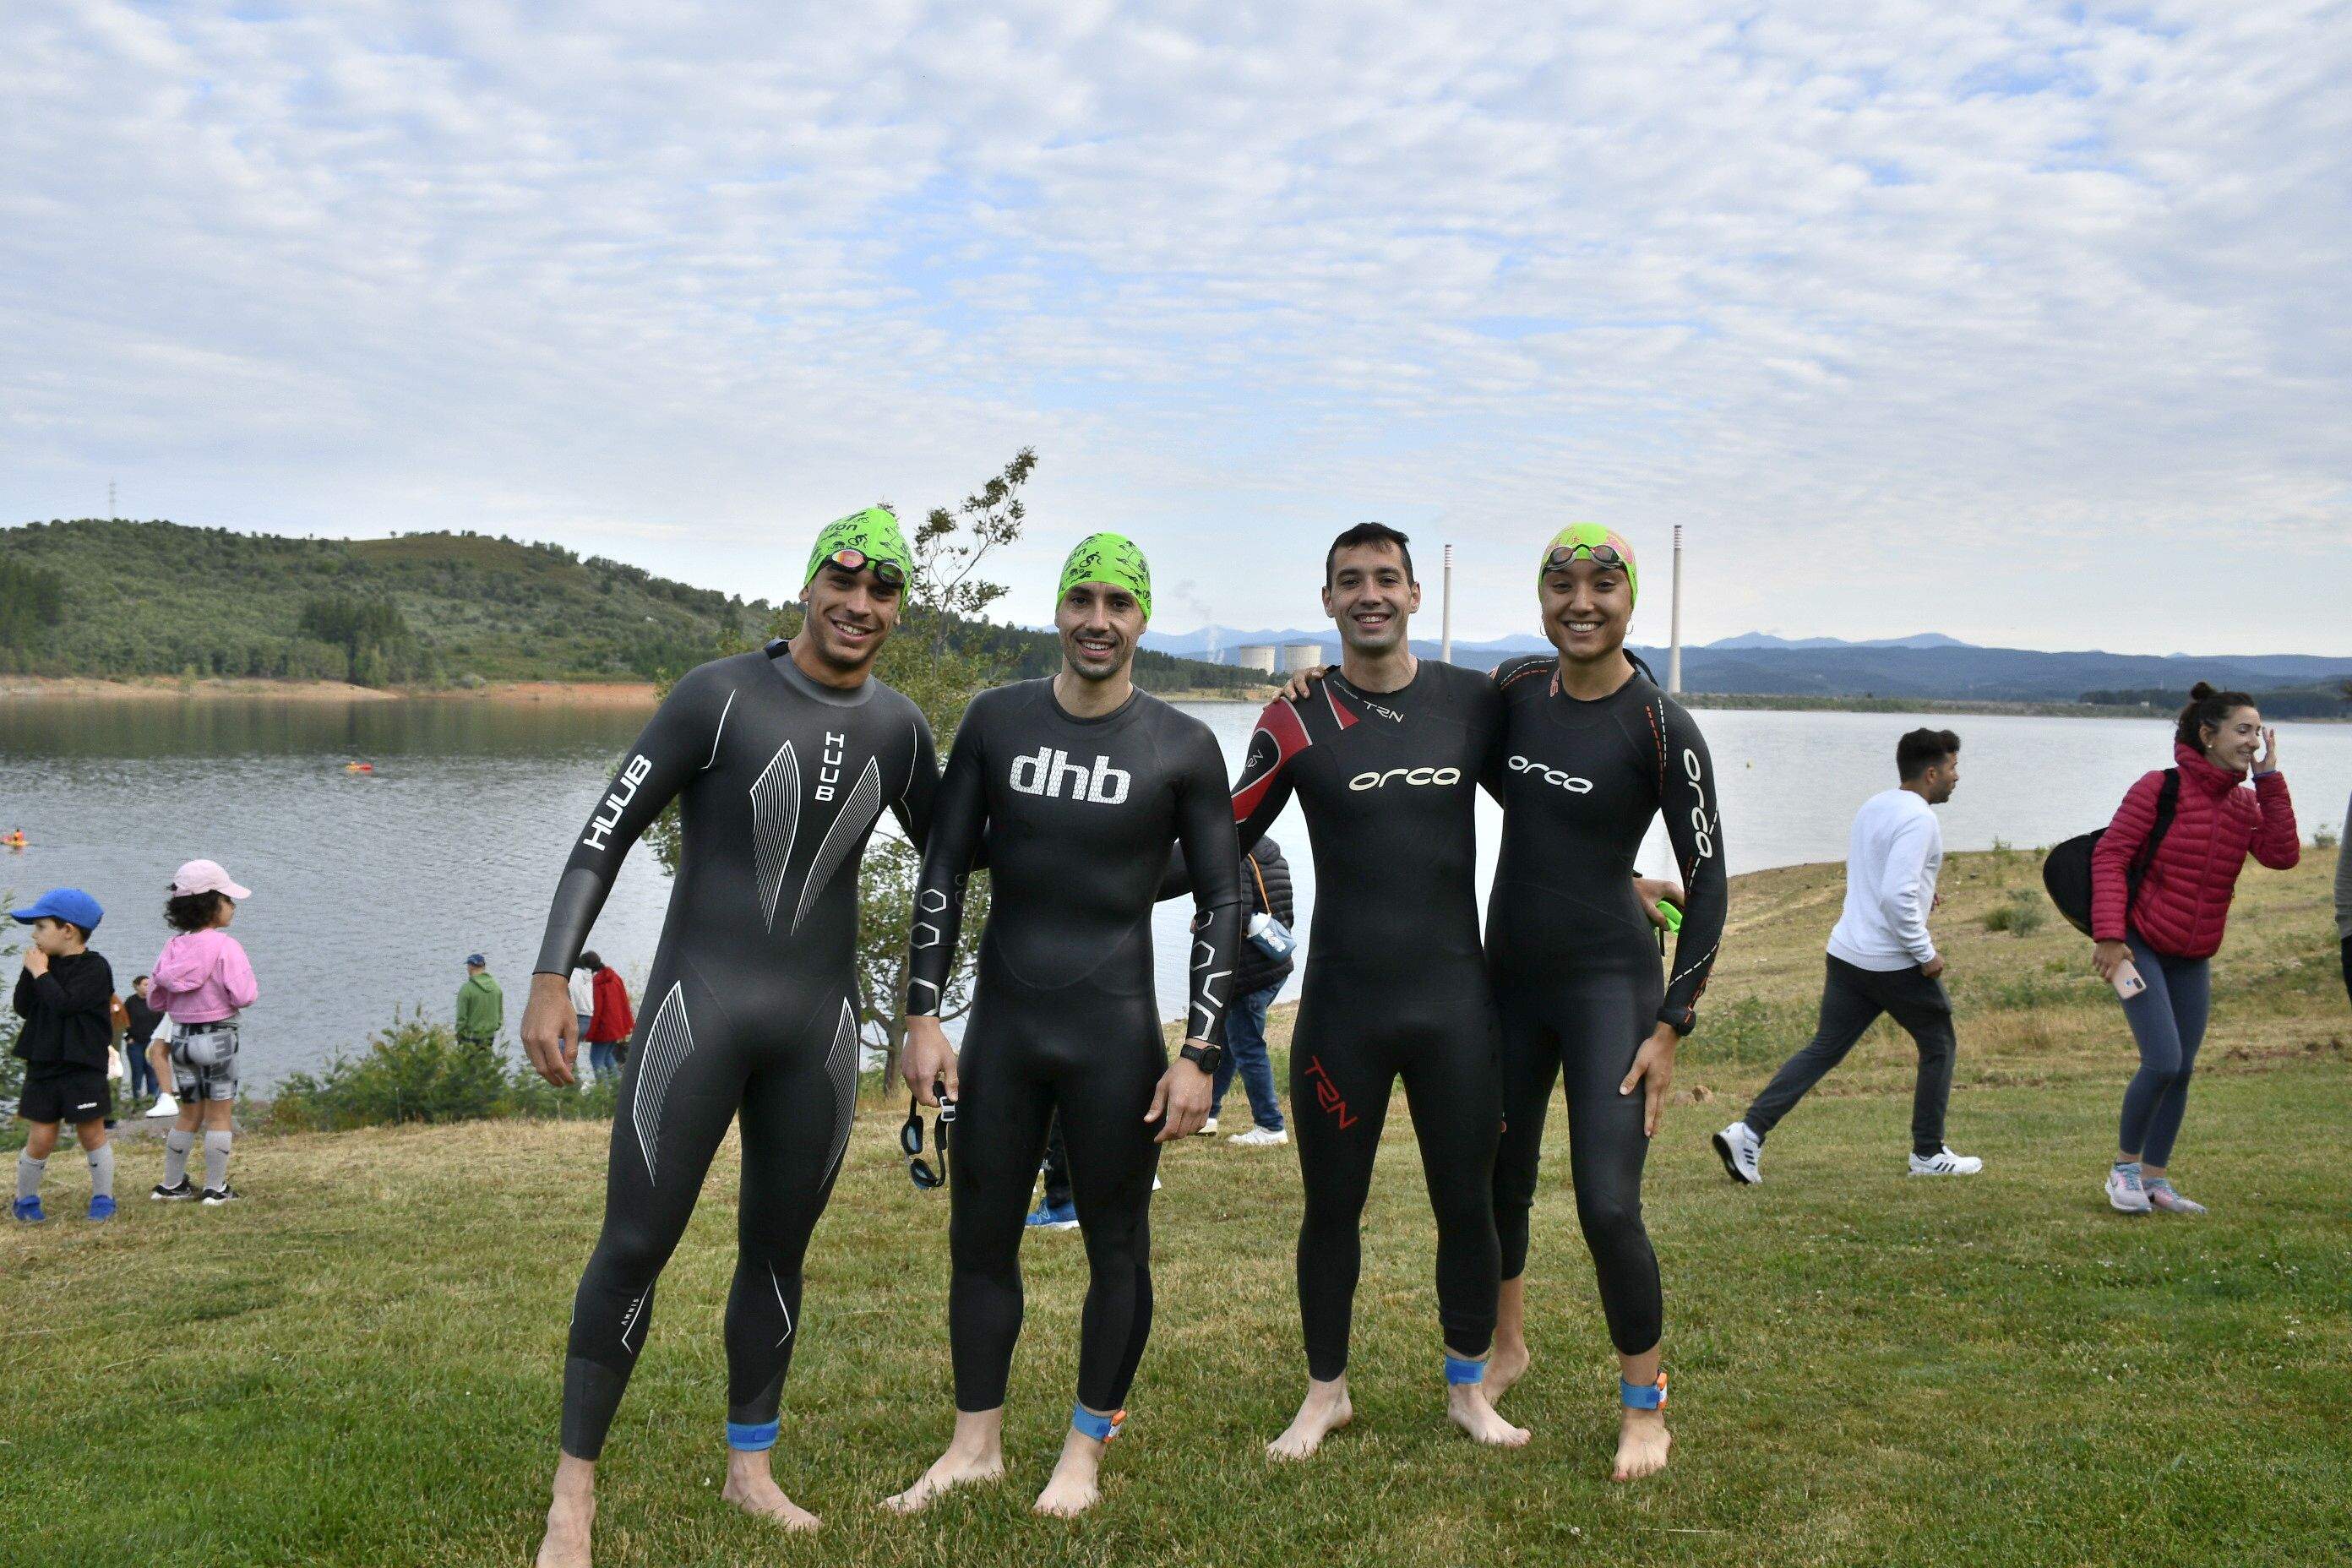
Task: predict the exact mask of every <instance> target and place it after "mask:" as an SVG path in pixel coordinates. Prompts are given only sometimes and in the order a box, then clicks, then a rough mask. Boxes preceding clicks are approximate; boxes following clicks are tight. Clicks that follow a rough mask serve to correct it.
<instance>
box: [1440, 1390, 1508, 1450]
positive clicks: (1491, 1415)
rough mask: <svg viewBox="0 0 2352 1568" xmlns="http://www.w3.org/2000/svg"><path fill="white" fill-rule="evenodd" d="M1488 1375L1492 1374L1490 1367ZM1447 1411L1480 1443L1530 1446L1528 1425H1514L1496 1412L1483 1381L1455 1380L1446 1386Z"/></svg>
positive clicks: (1502, 1446) (1451, 1419)
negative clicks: (1467, 1381) (1462, 1381)
mask: <svg viewBox="0 0 2352 1568" xmlns="http://www.w3.org/2000/svg"><path fill="white" fill-rule="evenodd" d="M1487 1375H1488V1376H1489V1377H1492V1376H1493V1375H1494V1373H1492V1372H1491V1371H1490V1372H1488V1373H1487ZM1445 1415H1446V1419H1447V1420H1449V1421H1452V1422H1453V1423H1454V1425H1455V1426H1459V1427H1461V1428H1462V1430H1464V1431H1465V1432H1467V1433H1469V1434H1470V1436H1473V1437H1475V1438H1476V1439H1477V1440H1478V1441H1479V1442H1481V1443H1492V1444H1494V1445H1495V1446H1496V1447H1500V1448H1522V1447H1526V1446H1527V1441H1528V1429H1527V1428H1526V1427H1524V1426H1512V1425H1511V1424H1510V1423H1509V1422H1507V1421H1506V1420H1504V1419H1503V1418H1502V1417H1501V1416H1499V1415H1496V1414H1495V1405H1494V1402H1493V1401H1492V1399H1490V1398H1489V1397H1488V1394H1487V1390H1486V1384H1483V1383H1453V1384H1446V1387H1445Z"/></svg>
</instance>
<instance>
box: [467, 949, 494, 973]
mask: <svg viewBox="0 0 2352 1568" xmlns="http://www.w3.org/2000/svg"><path fill="white" fill-rule="evenodd" d="M466 966H467V968H469V969H488V967H489V966H490V961H489V960H488V959H487V958H484V957H483V956H482V955H481V954H480V953H478V952H469V953H467V955H466Z"/></svg>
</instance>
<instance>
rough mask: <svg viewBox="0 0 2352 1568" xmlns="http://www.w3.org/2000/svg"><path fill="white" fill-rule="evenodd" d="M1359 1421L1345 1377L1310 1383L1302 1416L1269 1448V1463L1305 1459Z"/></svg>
mask: <svg viewBox="0 0 2352 1568" xmlns="http://www.w3.org/2000/svg"><path fill="white" fill-rule="evenodd" d="M1355 1418H1356V1407H1355V1406H1354V1405H1350V1404H1349V1403H1348V1379H1347V1377H1346V1376H1345V1375H1344V1374H1343V1375H1341V1376H1339V1377H1335V1378H1333V1379H1332V1380H1331V1381H1330V1382H1328V1383H1319V1382H1317V1381H1315V1380H1314V1379H1311V1378H1310V1379H1308V1380H1307V1397H1306V1398H1305V1399H1303V1400H1301V1401H1300V1402H1299V1405H1298V1414H1297V1415H1294V1416H1292V1417H1291V1418H1290V1425H1289V1426H1288V1427H1286V1429H1285V1430H1284V1432H1283V1434H1282V1436H1279V1437H1276V1439H1275V1440H1274V1441H1273V1442H1271V1443H1268V1444H1267V1445H1266V1446H1265V1457H1266V1458H1269V1459H1303V1458H1307V1456H1308V1455H1309V1454H1312V1453H1313V1452H1315V1450H1316V1449H1318V1448H1319V1447H1322V1446H1323V1439H1324V1438H1326V1437H1328V1436H1330V1435H1331V1434H1332V1433H1334V1432H1337V1431H1338V1430H1339V1428H1340V1427H1342V1426H1346V1425H1347V1424H1348V1423H1349V1422H1350V1421H1353V1420H1354V1419H1355Z"/></svg>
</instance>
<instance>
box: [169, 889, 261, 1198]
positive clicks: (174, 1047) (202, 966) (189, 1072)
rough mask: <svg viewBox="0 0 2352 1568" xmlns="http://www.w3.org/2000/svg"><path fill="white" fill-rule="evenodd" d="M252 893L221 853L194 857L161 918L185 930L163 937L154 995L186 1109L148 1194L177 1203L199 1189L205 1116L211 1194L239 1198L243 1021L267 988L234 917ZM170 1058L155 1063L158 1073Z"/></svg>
mask: <svg viewBox="0 0 2352 1568" xmlns="http://www.w3.org/2000/svg"><path fill="white" fill-rule="evenodd" d="M251 896H252V894H251V892H250V891H249V890H248V889H245V888H241V887H239V886H237V885H236V883H235V882H233V881H231V880H230V879H229V875H228V873H227V872H226V871H225V870H223V869H221V868H220V865H219V863H218V862H217V861H213V860H191V861H189V862H188V863H187V864H186V865H184V866H183V867H181V868H179V869H178V870H177V871H175V872H173V875H172V886H171V888H170V889H169V891H168V896H167V897H166V898H165V900H164V903H163V919H164V921H165V922H166V923H168V924H169V925H170V926H171V928H172V929H173V931H178V932H179V933H180V934H179V935H177V936H175V937H173V939H172V940H171V941H169V942H165V943H164V944H163V953H162V955H161V956H160V957H158V958H157V959H156V960H155V964H154V970H153V973H152V974H151V975H150V977H149V979H148V984H147V999H148V1001H149V1003H150V1004H152V1005H153V1006H154V1007H155V1009H156V1010H157V1011H159V1012H161V1013H163V1014H165V1015H167V1016H169V1017H170V1018H171V1020H172V1022H173V1026H174V1028H173V1037H172V1044H171V1047H170V1056H169V1058H168V1059H169V1062H170V1066H171V1074H172V1087H173V1089H174V1090H175V1091H176V1092H177V1094H178V1096H179V1104H178V1110H179V1113H178V1116H177V1118H176V1119H175V1120H174V1121H173V1123H172V1131H171V1132H170V1133H169V1134H168V1135H166V1136H165V1138H164V1140H163V1180H162V1181H161V1182H159V1183H157V1184H156V1185H155V1190H154V1191H152V1192H151V1193H149V1194H147V1195H148V1196H149V1197H150V1198H154V1199H159V1200H163V1201H167V1202H169V1201H177V1200H180V1199H184V1198H192V1197H194V1196H195V1195H196V1192H195V1189H194V1187H193V1186H192V1185H191V1184H189V1181H188V1155H189V1153H190V1152H192V1151H193V1150H194V1148H195V1146H196V1130H197V1128H198V1126H199V1124H201V1125H202V1127H203V1129H204V1134H205V1187H204V1201H205V1203H207V1204H213V1205H218V1204H225V1203H228V1202H230V1201H231V1200H233V1199H234V1198H235V1197H236V1189H235V1188H233V1187H231V1186H230V1185H229V1184H228V1154H229V1147H230V1144H231V1142H233V1141H234V1138H235V1133H234V1132H233V1131H232V1130H231V1126H230V1121H229V1116H230V1112H231V1110H233V1109H234V1108H235V1106H236V1050H237V1026H236V1019H237V1015H238V1014H239V1013H241V1012H242V1011H244V1010H245V1009H246V1008H247V1007H250V1006H252V1005H253V1004H254V1002H255V1001H256V999H257V998H258V997H259V995H260V994H261V991H260V986H259V985H258V984H257V982H256V981H255V980H254V977H253V965H252V964H251V963H249V962H247V959H246V956H245V949H244V948H243V947H242V946H240V945H238V943H237V940H236V938H235V937H233V936H231V935H229V934H228V924H229V921H233V920H235V919H236V906H237V902H238V900H243V899H247V898H250V897H251ZM163 1065H164V1064H163V1063H162V1062H158V1063H157V1064H156V1076H157V1077H159V1078H160V1077H162V1076H163Z"/></svg>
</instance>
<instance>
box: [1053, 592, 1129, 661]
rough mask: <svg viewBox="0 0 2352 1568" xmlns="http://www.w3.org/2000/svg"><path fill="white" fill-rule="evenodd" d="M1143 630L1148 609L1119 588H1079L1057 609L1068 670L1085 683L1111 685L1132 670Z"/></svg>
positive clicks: (1057, 628)
mask: <svg viewBox="0 0 2352 1568" xmlns="http://www.w3.org/2000/svg"><path fill="white" fill-rule="evenodd" d="M1143 626H1144V619H1143V606H1142V605H1140V604H1139V603H1138V602H1137V601H1136V597H1135V595H1132V594H1130V593H1129V592H1128V591H1127V590H1126V589H1124V588H1121V587H1118V586H1117V585H1116V584H1109V583H1073V584H1070V586H1069V588H1068V590H1067V591H1066V592H1065V593H1064V594H1063V595H1062V597H1061V599H1060V601H1059V602H1058V603H1056V604H1055V606H1054V629H1055V631H1056V632H1059V633H1060V634H1061V637H1062V664H1063V667H1064V668H1066V669H1067V670H1068V671H1069V672H1070V673H1071V674H1072V675H1075V676H1076V677H1077V678H1078V679H1081V680H1109V679H1113V678H1114V677H1116V676H1117V675H1118V674H1119V672H1120V671H1122V670H1124V669H1126V668H1127V667H1128V665H1129V662H1130V661H1132V660H1133V659H1134V658H1135V645H1136V644H1137V643H1138V642H1139V641H1140V640H1141V639H1142V637H1143Z"/></svg>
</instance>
